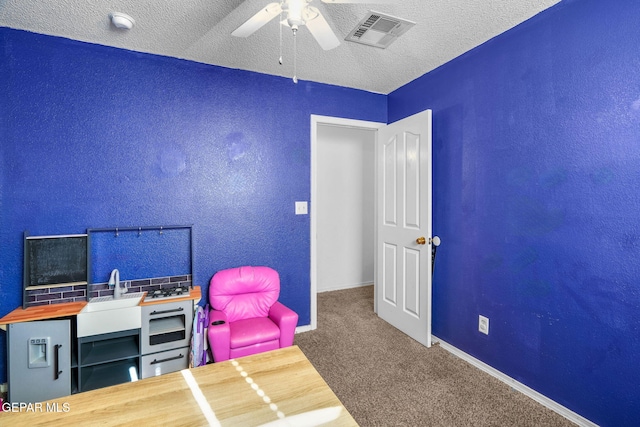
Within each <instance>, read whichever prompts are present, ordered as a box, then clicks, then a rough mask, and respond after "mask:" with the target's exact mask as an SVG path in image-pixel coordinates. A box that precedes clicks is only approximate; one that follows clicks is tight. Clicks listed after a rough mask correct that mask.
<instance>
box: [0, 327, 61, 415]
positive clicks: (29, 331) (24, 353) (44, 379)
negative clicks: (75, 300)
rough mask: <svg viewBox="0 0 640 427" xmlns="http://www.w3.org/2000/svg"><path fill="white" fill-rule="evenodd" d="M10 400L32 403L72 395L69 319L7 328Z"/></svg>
mask: <svg viewBox="0 0 640 427" xmlns="http://www.w3.org/2000/svg"><path fill="white" fill-rule="evenodd" d="M7 350H8V351H7V354H8V360H7V361H8V374H9V378H8V382H9V401H10V402H14V403H16V402H17V403H20V402H24V403H29V402H31V403H33V402H42V401H44V400H49V399H55V398H57V397H63V396H68V395H70V394H71V354H72V351H71V322H70V321H69V320H67V319H64V320H46V321H33V322H21V323H12V324H9V325H8V327H7Z"/></svg>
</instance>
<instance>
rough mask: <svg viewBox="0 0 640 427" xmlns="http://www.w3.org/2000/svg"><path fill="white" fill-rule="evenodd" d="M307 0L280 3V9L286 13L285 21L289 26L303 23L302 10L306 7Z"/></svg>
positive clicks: (290, 0)
mask: <svg viewBox="0 0 640 427" xmlns="http://www.w3.org/2000/svg"><path fill="white" fill-rule="evenodd" d="M307 3H308V2H307V0H289V1H285V2H284V3H283V4H282V11H283V12H285V13H286V14H287V23H288V24H289V26H290V27H291V28H293V27H294V26H300V25H304V23H305V20H304V18H303V16H302V15H303V12H304V11H305V9H306V7H307Z"/></svg>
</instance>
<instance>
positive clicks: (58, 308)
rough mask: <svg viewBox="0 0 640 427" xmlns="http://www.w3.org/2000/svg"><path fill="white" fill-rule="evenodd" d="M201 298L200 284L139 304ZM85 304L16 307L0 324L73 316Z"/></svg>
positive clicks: (78, 302)
mask: <svg viewBox="0 0 640 427" xmlns="http://www.w3.org/2000/svg"><path fill="white" fill-rule="evenodd" d="M201 298H202V292H201V290H200V286H194V287H193V288H192V289H191V291H190V292H189V295H185V296H184V297H179V298H172V299H170V300H167V299H164V300H162V299H160V300H150V301H144V300H143V301H142V302H141V303H140V305H141V306H142V305H152V304H162V303H166V302H177V301H187V300H195V301H196V302H197V301H200V299H201ZM85 305H87V301H77V302H65V303H61V304H49V305H39V306H36V307H29V308H25V309H23V308H22V307H18V308H16V309H15V310H13V311H12V312H11V313H9V314H7V315H6V316H4V317H3V318H2V319H0V325H8V324H9V323H19V322H30V321H33V320H47V319H55V318H59V317H67V316H75V315H77V314H78V313H80V311H81V310H82V309H83V308H84V306H85Z"/></svg>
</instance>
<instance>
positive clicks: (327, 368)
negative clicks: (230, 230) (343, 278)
mask: <svg viewBox="0 0 640 427" xmlns="http://www.w3.org/2000/svg"><path fill="white" fill-rule="evenodd" d="M294 344H296V345H298V346H299V347H300V349H301V350H302V351H303V352H304V353H305V355H306V356H307V358H308V359H309V360H310V361H311V363H312V364H313V366H314V367H315V368H316V370H317V371H318V372H319V373H320V375H322V377H323V378H324V380H325V381H326V382H327V384H328V385H329V386H330V387H331V389H332V390H333V392H334V393H335V394H336V395H337V396H338V398H339V399H340V401H342V403H343V404H344V406H345V407H346V408H347V410H348V411H349V412H350V413H351V415H352V416H353V418H354V419H355V420H356V421H357V422H358V424H360V425H361V426H363V427H365V426H456V427H457V426H536V427H539V426H574V424H573V423H572V422H570V421H568V420H567V419H565V418H564V417H562V416H560V415H558V414H556V413H555V412H553V411H551V410H550V409H547V408H545V407H544V406H542V405H540V404H538V403H537V402H535V401H534V400H532V399H531V398H529V397H527V396H525V395H523V394H522V393H520V392H518V391H515V390H513V389H512V388H511V387H509V386H508V385H506V384H504V383H503V382H501V381H499V380H497V379H495V378H493V377H492V376H490V375H489V374H487V373H485V372H482V371H480V370H479V369H477V368H475V367H474V366H472V365H470V364H469V363H467V362H465V361H464V360H462V359H460V358H458V357H456V356H454V355H452V354H450V353H449V352H448V351H446V350H444V349H442V348H440V347H439V346H437V345H435V346H432V347H431V348H426V347H424V346H422V345H421V344H419V343H418V342H416V341H414V340H413V339H411V338H409V337H408V336H407V335H405V334H403V333H402V332H400V331H398V330H397V329H395V328H393V327H392V326H390V325H389V324H388V323H386V322H385V321H383V320H381V319H380V318H379V317H378V316H377V315H376V314H375V313H374V312H373V286H365V287H360V288H354V289H347V290H341V291H332V292H324V293H321V294H318V328H317V329H316V330H314V331H309V332H303V333H300V334H297V335H296V337H295V342H294Z"/></svg>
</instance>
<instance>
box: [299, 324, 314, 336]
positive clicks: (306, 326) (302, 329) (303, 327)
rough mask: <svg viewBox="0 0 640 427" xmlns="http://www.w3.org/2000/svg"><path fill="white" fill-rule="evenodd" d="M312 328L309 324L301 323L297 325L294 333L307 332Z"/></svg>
mask: <svg viewBox="0 0 640 427" xmlns="http://www.w3.org/2000/svg"><path fill="white" fill-rule="evenodd" d="M312 330H313V329H311V325H302V326H297V327H296V334H299V333H300V332H309V331H312Z"/></svg>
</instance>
